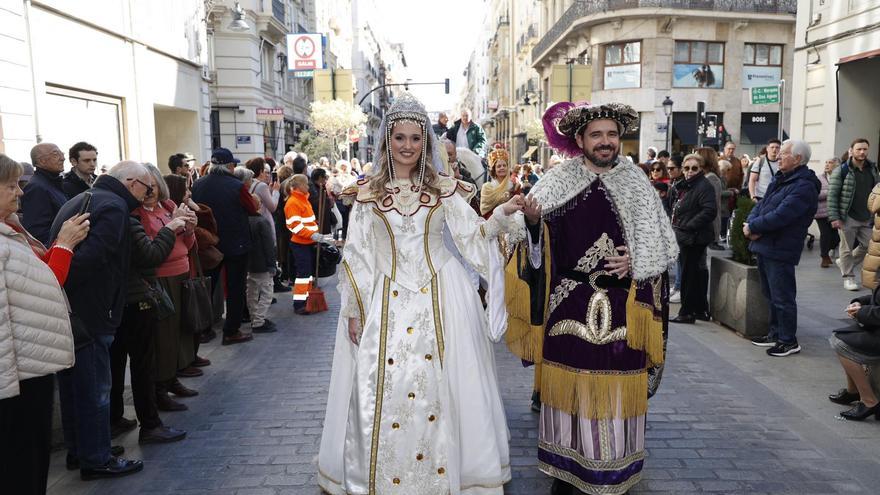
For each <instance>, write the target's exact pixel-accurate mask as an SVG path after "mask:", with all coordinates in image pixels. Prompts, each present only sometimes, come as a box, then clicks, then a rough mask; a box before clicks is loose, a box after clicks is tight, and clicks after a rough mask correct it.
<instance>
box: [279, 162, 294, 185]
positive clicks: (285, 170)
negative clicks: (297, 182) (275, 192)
mask: <svg viewBox="0 0 880 495" xmlns="http://www.w3.org/2000/svg"><path fill="white" fill-rule="evenodd" d="M275 172H276V173H277V174H278V182H284V181H286V180H287V179H289V178H290V177H291V176H292V175H293V167H291V166H290V165H282V166H280V167H278V170H276V171H275Z"/></svg>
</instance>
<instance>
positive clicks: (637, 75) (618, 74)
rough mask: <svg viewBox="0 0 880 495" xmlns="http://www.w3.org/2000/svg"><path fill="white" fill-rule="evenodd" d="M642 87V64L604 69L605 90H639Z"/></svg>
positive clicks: (613, 66)
mask: <svg viewBox="0 0 880 495" xmlns="http://www.w3.org/2000/svg"><path fill="white" fill-rule="evenodd" d="M641 86H642V64H628V65H612V66H611V67H605V89H626V88H639V87H641Z"/></svg>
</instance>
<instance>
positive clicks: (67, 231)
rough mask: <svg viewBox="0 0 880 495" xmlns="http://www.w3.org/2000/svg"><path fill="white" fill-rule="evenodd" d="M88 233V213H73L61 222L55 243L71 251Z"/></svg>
mask: <svg viewBox="0 0 880 495" xmlns="http://www.w3.org/2000/svg"><path fill="white" fill-rule="evenodd" d="M88 235H89V213H83V214H82V215H74V216H72V217H70V218H69V219H67V221H66V222H64V223H63V224H61V230H60V231H58V237H57V238H56V239H55V245H57V246H58V247H60V248H64V249H68V250H70V251H73V248H75V247H76V246H77V245H78V244H79V243H80V242H82V241H83V240H84V239H85V238H86V237H87V236H88Z"/></svg>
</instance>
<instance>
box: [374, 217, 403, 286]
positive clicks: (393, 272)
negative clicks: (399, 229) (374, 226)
mask: <svg viewBox="0 0 880 495" xmlns="http://www.w3.org/2000/svg"><path fill="white" fill-rule="evenodd" d="M373 212H375V213H376V215H379V218H381V219H382V221H383V222H385V228H386V229H388V237H389V238H390V239H391V280H395V279H396V278H397V246H395V244H396V243H395V241H394V231H393V230H392V229H391V223H389V222H388V219H387V218H385V214H384V213H382V211H381V210H379V209H378V208H373Z"/></svg>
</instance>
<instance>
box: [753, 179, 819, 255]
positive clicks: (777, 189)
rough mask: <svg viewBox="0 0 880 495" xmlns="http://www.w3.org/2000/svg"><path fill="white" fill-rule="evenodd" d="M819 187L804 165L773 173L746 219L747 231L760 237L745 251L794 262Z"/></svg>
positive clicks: (802, 244) (814, 204)
mask: <svg viewBox="0 0 880 495" xmlns="http://www.w3.org/2000/svg"><path fill="white" fill-rule="evenodd" d="M821 188H822V185H821V183H820V182H819V179H818V178H816V174H815V173H814V172H813V171H812V170H810V168H809V167H807V166H806V165H801V166H799V167H798V168H796V169H794V170H792V171H791V172H788V173H782V174H779V175H777V176H776V178H775V179H774V180H773V182H771V183H770V185H769V186H767V192H766V194H764V197H763V199H761V201H758V203H757V204H756V205H755V208H754V209H753V210H752V213H751V214H750V215H749V218H748V220H747V223H748V224H749V230H750V231H751V232H752V233H753V234H759V235H760V236H761V237H759V238H758V239H757V240H754V241H752V242H751V243H749V251H751V252H753V253H755V254H758V255H761V256H763V257H765V258H767V259H771V260H775V261H782V262H785V263H791V264H793V265H797V264H798V262H800V260H801V252H802V251H803V249H804V237H806V235H807V229H808V228H809V227H810V224H812V223H813V216H814V215H815V214H816V206H817V205H818V202H819V201H818V198H819V190H820V189H821Z"/></svg>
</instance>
